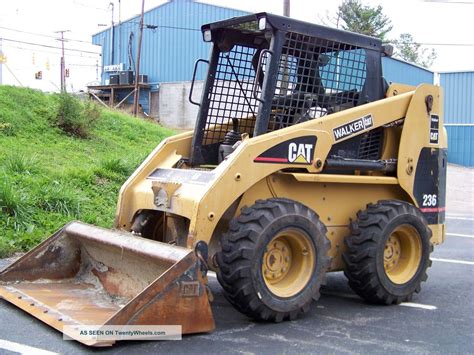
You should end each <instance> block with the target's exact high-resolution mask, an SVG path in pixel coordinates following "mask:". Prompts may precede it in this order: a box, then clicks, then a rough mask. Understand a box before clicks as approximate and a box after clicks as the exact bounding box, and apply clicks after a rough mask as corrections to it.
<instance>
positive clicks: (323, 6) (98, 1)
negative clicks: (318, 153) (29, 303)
mask: <svg viewBox="0 0 474 355" xmlns="http://www.w3.org/2000/svg"><path fill="white" fill-rule="evenodd" d="M199 1H201V2H204V3H210V4H215V5H218V6H225V7H231V8H235V9H241V10H245V11H249V12H260V11H267V12H272V13H275V14H282V13H283V0H257V1H256V0H199ZM341 1H342V0H332V1H329V0H291V17H293V18H296V19H300V20H303V21H308V22H313V23H319V24H321V23H322V21H323V20H324V19H325V18H327V16H328V15H329V16H331V15H334V13H335V12H336V9H337V7H338V5H339V4H340V3H341ZM112 2H113V4H114V21H115V22H118V20H119V16H118V13H119V11H118V9H119V0H41V1H38V0H15V1H9V0H0V4H1V12H0V37H2V38H3V39H4V40H3V41H2V47H3V48H2V51H3V52H4V53H13V51H14V50H15V51H16V52H17V53H22V54H24V55H16V56H15V58H13V57H12V55H10V58H8V67H9V69H10V70H11V72H13V73H15V74H16V76H17V77H18V79H20V76H21V75H23V74H24V73H23V72H24V71H23V70H22V69H24V68H26V67H32V66H33V67H37V68H46V67H48V68H49V69H48V70H44V75H45V76H48V75H50V76H51V78H53V77H54V78H55V77H56V76H57V72H58V70H59V69H58V68H59V59H58V58H59V49H57V48H50V47H59V46H60V45H61V43H60V42H59V41H57V40H56V39H55V36H58V34H57V33H55V32H56V31H60V30H68V32H66V33H65V34H64V35H65V38H67V39H68V42H65V47H66V48H67V49H68V50H67V51H66V58H67V59H66V62H67V64H68V65H67V66H69V67H70V70H71V75H72V76H76V77H77V78H84V80H83V81H84V82H83V83H80V84H78V85H87V84H90V83H91V82H94V81H95V80H98V79H99V76H98V75H97V72H98V70H99V69H98V67H97V63H98V60H97V59H98V56H97V55H94V53H100V49H99V48H98V47H96V46H93V45H91V44H90V43H91V35H92V34H94V33H97V32H99V31H101V30H103V29H105V28H106V26H110V23H111V19H112V6H111V5H110V4H111V3H112ZM164 2H166V1H165V0H145V9H150V8H153V7H155V6H158V5H160V4H163V3H164ZM362 2H363V3H364V4H368V5H371V6H377V5H382V7H383V10H384V13H385V14H386V15H387V16H388V17H389V18H390V19H391V20H392V24H393V30H392V32H391V33H390V34H389V38H397V37H398V36H399V35H400V34H401V33H404V32H408V33H411V34H412V35H413V37H414V38H415V40H416V41H417V42H419V43H427V44H430V45H428V46H427V47H432V48H434V49H435V50H436V51H437V53H438V58H437V59H436V61H435V62H434V64H433V66H432V67H431V68H430V69H432V70H434V71H462V70H474V59H473V58H474V37H473V33H474V20H473V19H474V0H429V1H426V0H391V1H389V0H363V1H362ZM140 8H141V1H140V0H121V1H120V13H121V19H122V20H125V19H127V18H130V17H132V16H134V15H137V14H138V13H139V12H140ZM104 25H105V26H104ZM12 29H14V30H21V31H23V32H18V31H13V30H12ZM24 32H28V33H24ZM35 34H41V36H39V35H35ZM13 41H16V42H13ZM18 41H20V42H23V43H20V42H18ZM28 43H40V44H44V45H47V46H50V47H34V46H32V45H30V44H28ZM440 44H441V45H440ZM456 44H458V45H456ZM459 44H461V45H459ZM32 48H36V50H35V54H34V58H33V56H32V55H31V53H30V52H31V49H32ZM28 50H29V51H30V52H28ZM81 51H82V52H81ZM83 51H86V52H83ZM46 63H47V64H48V65H46ZM56 69H58V70H56ZM86 72H87V73H88V74H87V75H85V73H86ZM28 75H29V77H31V73H30V74H28ZM86 76H87V78H88V81H87V82H86V81H85V77H86ZM48 80H49V79H48ZM48 80H42V81H41V83H40V82H38V85H39V87H38V88H40V89H45V87H42V86H45V85H46V83H47V81H48ZM49 81H50V82H51V85H53V81H55V80H53V79H51V80H49ZM41 85H42V86H41ZM48 85H49V84H48ZM51 85H49V86H48V87H50V86H51Z"/></svg>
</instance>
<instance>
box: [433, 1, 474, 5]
mask: <svg viewBox="0 0 474 355" xmlns="http://www.w3.org/2000/svg"><path fill="white" fill-rule="evenodd" d="M424 2H434V3H440V4H461V5H474V1H449V0H424Z"/></svg>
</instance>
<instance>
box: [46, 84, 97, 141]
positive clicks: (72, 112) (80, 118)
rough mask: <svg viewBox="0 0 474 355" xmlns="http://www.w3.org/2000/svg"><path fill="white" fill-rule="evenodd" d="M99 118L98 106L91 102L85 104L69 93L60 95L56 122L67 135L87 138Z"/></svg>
mask: <svg viewBox="0 0 474 355" xmlns="http://www.w3.org/2000/svg"><path fill="white" fill-rule="evenodd" d="M99 118H100V110H99V109H98V107H97V106H96V105H94V104H92V103H90V102H87V103H85V104H83V103H81V101H79V100H78V99H77V98H75V97H74V96H72V95H69V94H67V93H62V94H59V95H58V111H57V116H56V118H55V120H54V121H55V124H56V125H57V126H58V127H59V128H60V129H61V130H62V131H63V132H65V133H66V134H69V135H71V136H75V137H78V138H87V137H89V136H90V132H91V129H92V127H93V126H94V124H95V123H96V121H97V120H98V119H99Z"/></svg>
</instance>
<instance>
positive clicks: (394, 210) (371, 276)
mask: <svg viewBox="0 0 474 355" xmlns="http://www.w3.org/2000/svg"><path fill="white" fill-rule="evenodd" d="M405 226H409V227H408V228H412V230H416V232H417V233H414V234H412V235H414V238H416V239H417V240H419V242H417V243H419V247H420V253H419V254H420V257H419V258H418V259H419V261H418V266H417V268H413V273H414V274H413V276H411V277H410V278H409V280H407V281H406V282H403V283H395V282H393V281H392V280H391V279H390V277H389V275H388V272H386V269H385V267H384V250H385V248H386V243H387V240H389V237H390V236H391V235H392V233H394V232H396V231H397V230H398V229H397V228H404V227H405ZM350 229H351V235H350V236H349V237H347V238H346V240H345V243H346V246H347V251H346V252H345V253H344V254H343V255H342V257H343V260H344V262H345V264H346V269H345V271H344V273H345V275H346V277H347V278H348V279H349V286H350V287H351V288H352V289H353V290H354V291H355V292H356V293H357V294H358V295H359V296H361V297H362V298H364V299H365V300H367V301H369V302H371V303H377V304H394V303H395V304H398V303H401V302H406V301H410V300H411V299H412V296H413V294H414V293H415V292H416V293H419V292H420V290H421V283H422V282H423V281H426V279H427V278H428V275H427V273H426V271H427V269H428V267H430V266H431V260H430V253H431V251H432V250H433V246H432V245H431V243H430V238H431V235H432V232H431V230H430V229H429V227H428V223H427V221H426V219H425V217H424V216H423V214H422V213H421V212H420V210H419V209H418V208H416V207H415V206H413V205H411V204H409V203H406V202H403V201H397V200H389V201H379V202H377V203H376V204H368V205H367V209H366V210H364V211H359V212H358V213H357V220H356V221H355V222H352V223H351V225H350ZM416 234H417V235H416ZM402 254H403V253H402ZM415 270H416V271H415Z"/></svg>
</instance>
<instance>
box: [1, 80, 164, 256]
mask: <svg viewBox="0 0 474 355" xmlns="http://www.w3.org/2000/svg"><path fill="white" fill-rule="evenodd" d="M58 102H59V99H58V95H48V94H44V93H42V92H40V91H36V90H31V89H25V88H16V87H9V86H0V230H1V234H0V257H5V256H8V255H10V254H12V253H15V252H18V251H26V250H28V249H30V248H32V247H33V246H35V245H36V244H37V243H39V242H40V241H42V240H44V239H45V238H47V237H48V236H50V235H51V234H52V233H53V232H54V231H56V230H57V229H59V228H60V227H61V226H63V225H64V224H65V223H67V222H69V221H71V220H74V219H80V220H82V221H84V222H88V223H93V224H96V225H99V226H102V227H111V226H112V223H113V218H114V214H115V207H116V200H117V194H118V191H119V189H120V186H121V185H122V184H123V182H124V181H125V180H126V179H127V177H128V176H129V175H130V174H131V173H132V172H133V170H134V169H135V168H136V167H137V166H138V164H140V163H141V161H142V160H143V159H144V158H145V157H146V156H147V154H148V153H149V152H151V150H152V149H153V148H154V147H155V146H156V145H157V144H158V143H159V142H160V141H161V140H162V139H163V138H164V137H166V136H169V135H171V134H173V132H172V131H171V130H168V129H165V128H163V127H161V126H159V125H157V124H155V123H152V122H149V121H145V120H141V119H136V118H134V117H130V116H127V115H124V114H121V113H119V112H115V111H109V110H106V109H100V110H99V111H100V115H99V117H98V119H97V120H95V122H94V125H93V126H92V127H91V128H89V132H88V134H87V138H77V137H75V136H72V135H70V134H69V135H68V134H66V133H65V132H64V131H63V130H62V129H61V127H58V125H57V121H56V119H57V112H58V111H57V110H58V105H59V104H58ZM85 108H86V110H91V108H90V107H87V105H86V107H85ZM94 110H95V108H94Z"/></svg>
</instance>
